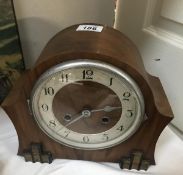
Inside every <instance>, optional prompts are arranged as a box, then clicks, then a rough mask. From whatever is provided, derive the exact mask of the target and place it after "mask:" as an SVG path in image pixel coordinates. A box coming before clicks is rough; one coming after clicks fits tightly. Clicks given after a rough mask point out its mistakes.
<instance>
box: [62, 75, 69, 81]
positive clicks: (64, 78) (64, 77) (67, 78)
mask: <svg viewBox="0 0 183 175" xmlns="http://www.w3.org/2000/svg"><path fill="white" fill-rule="evenodd" d="M68 80H69V76H68V74H65V75H64V74H62V75H61V82H66V83H67V82H68Z"/></svg>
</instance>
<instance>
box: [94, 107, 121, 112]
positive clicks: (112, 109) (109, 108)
mask: <svg viewBox="0 0 183 175" xmlns="http://www.w3.org/2000/svg"><path fill="white" fill-rule="evenodd" d="M121 108H122V107H121V106H118V107H112V106H106V107H104V108H102V109H93V110H91V112H100V111H104V112H111V111H114V110H117V109H121Z"/></svg>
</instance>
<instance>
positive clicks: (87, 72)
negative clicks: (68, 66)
mask: <svg viewBox="0 0 183 175" xmlns="http://www.w3.org/2000/svg"><path fill="white" fill-rule="evenodd" d="M83 79H87V80H91V79H93V71H92V70H90V69H89V70H84V71H83Z"/></svg>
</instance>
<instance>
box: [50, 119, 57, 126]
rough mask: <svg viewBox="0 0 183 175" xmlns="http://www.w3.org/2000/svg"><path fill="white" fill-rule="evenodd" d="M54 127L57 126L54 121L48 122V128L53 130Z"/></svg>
mask: <svg viewBox="0 0 183 175" xmlns="http://www.w3.org/2000/svg"><path fill="white" fill-rule="evenodd" d="M56 126H57V125H56V122H55V120H50V121H49V127H52V128H55V127H56Z"/></svg>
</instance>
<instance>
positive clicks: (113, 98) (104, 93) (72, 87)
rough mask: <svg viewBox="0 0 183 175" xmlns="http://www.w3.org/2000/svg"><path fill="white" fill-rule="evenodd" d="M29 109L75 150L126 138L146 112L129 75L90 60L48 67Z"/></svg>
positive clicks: (52, 134) (55, 136)
mask: <svg viewBox="0 0 183 175" xmlns="http://www.w3.org/2000/svg"><path fill="white" fill-rule="evenodd" d="M31 107H32V111H33V114H34V117H35V120H36V121H37V123H38V125H39V127H40V128H41V129H42V130H43V131H44V132H45V133H46V134H47V135H48V136H49V137H51V138H52V139H54V140H55V141H57V142H59V143H62V144H65V145H67V146H70V147H74V148H79V149H103V148H107V147H111V146H114V145H117V144H119V143H121V142H123V141H125V140H126V139H128V138H129V137H130V136H132V135H133V134H134V133H135V131H136V130H137V129H138V127H139V126H140V124H141V122H142V120H143V116H144V100H143V96H142V93H141V91H140V89H139V87H138V86H137V84H136V83H135V82H134V81H133V79H132V78H131V77H130V76H129V75H127V74H126V73H125V72H123V71H121V70H119V69H118V68H116V67H114V66H112V65H109V64H106V63H103V62H99V61H91V60H75V61H69V62H65V63H62V64H59V65H57V66H55V67H52V68H51V69H49V70H48V71H46V72H45V73H44V74H43V75H42V76H41V77H40V78H39V80H38V81H37V83H36V85H35V86H34V89H33V92H32V97H31Z"/></svg>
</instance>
